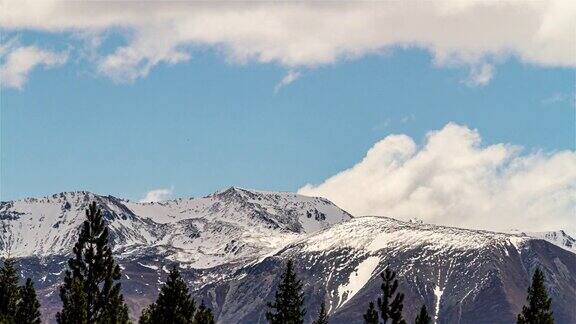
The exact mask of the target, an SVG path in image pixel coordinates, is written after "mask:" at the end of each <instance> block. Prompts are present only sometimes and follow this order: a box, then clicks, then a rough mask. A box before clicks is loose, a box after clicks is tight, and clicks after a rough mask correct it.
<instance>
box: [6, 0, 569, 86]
mask: <svg viewBox="0 0 576 324" xmlns="http://www.w3.org/2000/svg"><path fill="white" fill-rule="evenodd" d="M575 17H576V2H574V1H565V0H552V1H538V2H534V1H532V2H526V1H512V2H505V3H502V2H495V1H418V2H409V3H406V2H389V1H384V2H364V1H360V2H258V1H257V2H225V3H219V2H217V1H216V2H144V3H141V2H138V3H136V2H114V3H110V2H67V1H56V0H53V1H50V0H47V1H42V3H41V4H40V3H39V2H38V1H22V0H4V1H2V2H1V3H0V28H3V29H5V30H10V31H20V30H34V31H40V32H46V33H53V34H62V35H64V37H68V36H66V35H70V34H71V32H72V34H74V33H76V32H80V33H84V34H86V35H93V37H101V36H102V35H106V34H107V33H110V34H112V33H114V34H116V33H117V34H118V35H120V37H123V38H124V39H125V42H124V43H123V45H119V46H118V47H116V48H114V49H113V50H112V52H107V54H104V56H103V57H101V59H99V60H96V62H97V64H98V66H97V70H98V71H100V73H102V74H103V75H106V76H109V77H110V78H112V79H114V80H116V81H133V80H135V79H137V78H141V77H145V76H146V75H147V74H148V73H149V72H150V71H151V70H152V69H153V68H154V67H155V66H157V65H159V64H176V63H178V62H183V61H186V60H189V59H190V58H191V56H192V51H193V50H194V49H195V48H198V47H201V48H205V47H213V48H217V49H219V50H220V51H221V52H222V53H224V55H225V56H226V58H227V60H228V61H229V62H232V63H245V62H259V63H276V64H279V65H282V66H284V67H286V68H288V69H290V70H298V69H303V68H310V67H317V66H321V65H327V64H332V63H334V62H337V61H341V60H351V59H357V58H361V57H364V56H366V55H369V54H373V53H382V52H388V51H389V50H390V49H393V48H397V47H406V46H410V47H415V48H421V49H425V50H427V51H429V52H430V53H431V54H432V57H433V61H434V64H436V65H438V66H446V65H450V66H454V65H457V66H464V67H469V68H470V69H471V71H472V72H471V75H470V76H471V80H470V81H471V83H470V84H472V85H483V84H486V83H487V82H489V81H490V79H491V78H492V76H493V75H494V70H495V67H494V66H493V65H490V64H488V63H487V62H493V60H494V58H498V60H503V58H506V57H509V56H514V57H517V58H519V59H520V60H521V61H523V62H526V63H529V64H535V65H539V66H560V67H574V66H576V53H575V51H574V49H575V48H576V39H575V38H574V34H573V31H574V30H575V29H576V19H575ZM511 22H513V23H511ZM119 30H120V31H121V32H118V31H119ZM462 31H466V33H463V32H462ZM80 52H81V51H80ZM287 80H288V79H287ZM288 83H289V82H288ZM288 83H286V84H288Z"/></svg>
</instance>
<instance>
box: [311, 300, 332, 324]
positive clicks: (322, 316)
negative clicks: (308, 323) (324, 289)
mask: <svg viewBox="0 0 576 324" xmlns="http://www.w3.org/2000/svg"><path fill="white" fill-rule="evenodd" d="M328 320H329V317H328V314H327V313H326V304H325V303H324V302H322V304H320V311H319V312H318V319H317V320H316V321H314V323H313V324H328Z"/></svg>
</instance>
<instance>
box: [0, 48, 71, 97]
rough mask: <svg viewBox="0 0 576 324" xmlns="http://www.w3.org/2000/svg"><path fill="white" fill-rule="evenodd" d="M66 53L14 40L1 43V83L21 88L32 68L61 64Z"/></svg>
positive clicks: (8, 86)
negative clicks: (22, 43) (26, 44)
mask: <svg viewBox="0 0 576 324" xmlns="http://www.w3.org/2000/svg"><path fill="white" fill-rule="evenodd" d="M67 59H68V55H67V54H66V53H57V52H52V51H49V50H44V49H41V48H38V47H36V46H20V45H18V43H17V42H16V41H14V40H10V41H8V42H6V43H3V44H0V61H1V62H2V64H1V65H0V84H1V85H2V87H6V88H16V89H21V88H22V87H23V86H24V84H25V83H26V81H27V80H28V76H29V74H30V72H31V71H32V70H34V69H35V68H37V67H43V68H45V69H48V68H53V67H56V66H60V65H62V64H64V63H65V62H66V60H67Z"/></svg>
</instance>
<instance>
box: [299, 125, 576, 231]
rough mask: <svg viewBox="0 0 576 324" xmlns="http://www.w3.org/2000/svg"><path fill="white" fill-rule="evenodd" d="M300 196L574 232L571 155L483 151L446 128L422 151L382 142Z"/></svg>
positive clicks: (575, 168) (575, 183)
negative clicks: (352, 163) (351, 165)
mask: <svg viewBox="0 0 576 324" xmlns="http://www.w3.org/2000/svg"><path fill="white" fill-rule="evenodd" d="M299 193H301V194H305V195H311V196H322V197H326V198H328V199H330V200H332V201H333V202H334V203H336V204H337V205H339V206H340V207H342V208H344V209H346V210H348V211H349V212H351V213H352V214H354V215H357V216H361V215H381V216H391V217H397V218H400V219H405V220H408V219H412V218H419V219H422V220H424V221H427V222H431V223H436V224H444V225H452V226H460V227H472V228H480V229H492V230H502V231H507V230H510V229H512V228H520V229H522V230H531V231H541V230H556V229H560V228H563V229H566V230H569V231H572V232H573V233H576V219H575V218H574V208H575V206H576V152H573V151H560V152H555V153H543V152H535V153H528V154H522V151H521V148H520V147H517V146H514V145H511V144H495V145H489V146H483V145H482V143H481V137H480V134H479V133H478V132H477V131H475V130H472V129H469V128H467V127H465V126H460V125H456V124H448V125H446V126H445V127H444V128H443V129H441V130H438V131H434V132H430V133H429V134H428V135H427V137H426V142H425V143H424V145H423V146H421V147H419V146H418V145H417V144H416V143H415V142H414V140H413V139H412V138H410V137H408V136H405V135H390V136H387V137H386V138H384V139H382V140H381V141H379V142H378V143H376V144H375V145H374V146H373V147H372V148H371V149H370V150H369V151H368V153H367V154H366V156H365V157H364V158H363V159H362V160H361V161H359V162H358V163H357V164H356V165H354V166H353V167H351V168H349V169H347V170H344V171H342V172H340V173H338V174H336V175H334V176H332V177H329V178H328V179H326V180H325V181H324V182H323V183H321V184H319V185H312V184H308V185H306V186H304V187H303V188H301V189H300V190H299Z"/></svg>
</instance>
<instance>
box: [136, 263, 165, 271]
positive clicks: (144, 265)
mask: <svg viewBox="0 0 576 324" xmlns="http://www.w3.org/2000/svg"><path fill="white" fill-rule="evenodd" d="M138 264H139V265H141V266H143V267H145V268H149V269H152V270H158V269H160V268H158V267H157V266H155V265H152V264H143V263H140V262H138Z"/></svg>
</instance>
